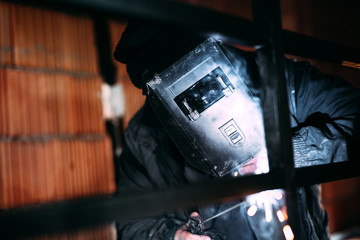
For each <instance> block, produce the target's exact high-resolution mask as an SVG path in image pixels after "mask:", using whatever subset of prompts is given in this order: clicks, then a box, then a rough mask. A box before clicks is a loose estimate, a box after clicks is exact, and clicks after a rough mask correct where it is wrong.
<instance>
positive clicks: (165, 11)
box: [11, 0, 360, 64]
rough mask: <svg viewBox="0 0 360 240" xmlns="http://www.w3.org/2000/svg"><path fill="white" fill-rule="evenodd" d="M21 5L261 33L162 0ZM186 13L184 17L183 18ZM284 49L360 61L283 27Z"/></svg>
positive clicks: (228, 33)
mask: <svg viewBox="0 0 360 240" xmlns="http://www.w3.org/2000/svg"><path fill="white" fill-rule="evenodd" d="M11 2H18V3H22V4H30V5H35V6H39V5H41V6H42V7H44V6H45V7H50V8H55V9H56V10H59V9H62V10H64V11H72V12H73V11H79V12H90V13H96V14H99V15H101V14H102V15H104V17H106V18H115V19H124V18H139V19H144V20H146V21H152V22H154V24H164V23H165V24H166V25H167V26H168V27H180V28H182V29H186V30H187V31H193V32H196V33H198V34H200V33H202V34H205V35H209V34H219V35H222V36H223V37H224V38H228V40H229V41H232V42H234V43H237V44H243V45H246V46H251V47H256V46H258V45H260V44H261V42H262V40H263V39H264V32H263V31H262V30H260V28H259V27H258V26H257V25H256V24H254V22H252V21H250V20H247V19H242V18H238V17H234V16H230V15H228V14H223V13H220V12H217V11H214V10H210V9H203V8H199V7H196V6H191V5H187V4H183V3H179V2H174V1H162V0H151V1H149V0H132V1H126V0H91V1H89V0H12V1H11ZM184 16H186V17H184ZM282 35H283V43H284V45H283V46H284V52H285V53H287V54H291V55H295V56H299V57H304V58H310V59H315V60H323V61H328V62H332V63H338V64H341V63H342V62H343V61H350V62H353V63H360V49H356V48H351V47H346V46H343V45H340V44H335V43H331V42H329V41H325V40H320V39H316V38H313V37H309V36H306V35H303V34H299V33H295V32H292V31H288V30H282Z"/></svg>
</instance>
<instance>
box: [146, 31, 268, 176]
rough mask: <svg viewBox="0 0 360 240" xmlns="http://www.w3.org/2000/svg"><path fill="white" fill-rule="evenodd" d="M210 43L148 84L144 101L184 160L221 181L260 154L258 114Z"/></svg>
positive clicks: (212, 41)
mask: <svg viewBox="0 0 360 240" xmlns="http://www.w3.org/2000/svg"><path fill="white" fill-rule="evenodd" d="M221 45H222V43H221V42H219V41H217V40H216V39H214V38H210V39H208V40H206V41H205V42H204V43H202V44H200V45H199V46H198V47H197V48H196V49H194V50H193V51H191V52H190V53H188V54H187V55H185V56H184V57H182V58H181V59H180V60H179V61H177V62H176V63H175V64H173V65H172V66H170V67H169V68H167V69H166V70H165V71H163V72H161V73H160V74H156V75H155V76H154V78H153V79H150V80H149V81H148V82H147V93H146V94H147V95H148V96H149V98H150V99H151V100H150V102H151V105H152V107H153V109H154V111H155V112H156V113H157V115H158V117H159V119H160V120H161V122H162V123H163V125H164V126H165V128H166V129H167V130H168V132H169V133H170V135H171V137H172V139H173V140H174V142H175V143H176V144H177V147H178V148H179V149H180V151H181V152H182V154H183V155H184V157H185V159H186V160H187V162H189V164H191V165H192V166H194V167H195V168H197V169H200V170H202V171H205V172H207V173H209V174H212V175H214V176H224V175H226V174H228V173H231V172H233V171H234V170H236V169H238V168H239V167H241V166H243V165H244V164H246V163H247V162H249V161H250V160H251V159H254V158H255V157H256V156H257V155H258V154H259V153H261V152H264V149H266V148H265V138H264V127H263V119H262V111H261V108H260V106H259V104H258V102H257V101H255V100H254V97H253V96H252V95H251V93H250V91H249V89H248V87H247V86H246V85H245V83H244V81H243V80H242V78H241V77H240V76H239V74H237V72H236V71H235V69H234V67H233V66H232V65H231V63H230V61H229V60H228V59H227V57H226V55H225V54H224V53H223V51H222V49H221Z"/></svg>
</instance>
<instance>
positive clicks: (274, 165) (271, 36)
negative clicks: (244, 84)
mask: <svg viewBox="0 0 360 240" xmlns="http://www.w3.org/2000/svg"><path fill="white" fill-rule="evenodd" d="M252 3H253V15H254V16H253V17H254V22H255V24H257V25H258V27H259V28H260V29H261V31H262V32H263V33H264V41H263V43H262V44H261V45H260V46H258V47H257V50H256V51H257V55H258V61H259V71H260V81H261V84H262V96H263V99H262V100H263V106H262V107H263V115H264V124H265V134H266V144H267V149H268V156H269V164H270V171H282V172H283V173H284V174H283V176H284V181H285V182H286V183H285V186H286V189H285V190H286V204H287V208H288V215H289V224H290V226H291V228H292V229H293V232H294V235H295V237H296V239H303V238H302V231H301V229H302V227H301V221H300V214H299V212H298V206H297V203H298V201H297V190H296V186H295V184H294V176H295V172H294V161H293V154H292V144H291V131H290V130H291V129H290V117H289V116H290V115H289V108H288V91H287V87H286V82H285V56H284V50H283V43H282V40H283V39H282V24H281V11H280V3H279V0H253V1H252Z"/></svg>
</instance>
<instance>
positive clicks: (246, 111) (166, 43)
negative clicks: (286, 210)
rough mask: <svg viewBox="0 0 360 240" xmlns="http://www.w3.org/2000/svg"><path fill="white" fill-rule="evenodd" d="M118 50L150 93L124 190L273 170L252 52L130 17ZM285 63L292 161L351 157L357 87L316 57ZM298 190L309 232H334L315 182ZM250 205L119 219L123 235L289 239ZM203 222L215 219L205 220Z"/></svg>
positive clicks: (359, 100)
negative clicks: (325, 68) (323, 66)
mask: <svg viewBox="0 0 360 240" xmlns="http://www.w3.org/2000/svg"><path fill="white" fill-rule="evenodd" d="M114 57H115V59H116V60H118V61H119V62H122V63H125V64H126V66H127V72H128V74H129V76H130V79H131V81H132V83H133V84H134V85H135V86H136V87H138V88H140V89H142V91H143V94H144V95H146V102H145V104H144V106H143V107H142V108H141V109H140V110H139V112H138V113H137V114H136V115H135V116H134V117H133V119H132V120H131V121H130V123H129V126H128V128H127V130H126V133H125V139H126V141H125V146H124V148H123V152H122V156H121V159H120V162H119V163H118V169H117V170H118V182H117V184H118V191H119V192H120V193H122V194H124V193H125V194H126V193H127V192H131V191H146V190H152V189H159V188H163V187H176V186H179V185H181V184H189V183H194V182H199V181H207V180H209V181H210V180H211V179H216V178H219V177H234V176H244V175H247V174H261V173H266V172H268V171H269V164H268V158H267V149H266V143H265V133H264V124H263V115H262V107H261V106H262V94H263V92H262V91H261V87H260V77H259V68H258V62H257V57H256V53H255V52H245V51H242V50H240V49H239V48H236V47H235V46H232V45H230V44H227V43H226V41H225V40H223V39H221V38H220V37H214V36H207V37H202V36H197V35H191V34H189V33H184V32H181V31H175V30H171V29H167V28H161V27H154V26H149V25H147V24H144V23H140V22H136V21H131V22H129V24H128V26H127V28H126V30H125V32H124V33H123V35H122V38H121V39H120V41H119V43H118V45H117V47H116V49H115V52H114ZM285 66H286V68H285V74H286V83H287V93H288V105H289V118H290V119H291V128H292V142H293V152H294V164H295V166H296V167H304V166H312V165H319V164H331V163H335V162H341V161H347V160H348V159H349V154H348V153H349V152H351V151H352V148H353V143H354V142H356V141H357V139H358V138H359V132H358V129H359V128H358V127H359V106H360V92H359V90H358V89H357V88H355V87H353V86H352V85H350V84H349V83H348V82H346V81H345V80H343V79H341V78H340V77H338V76H326V75H324V74H322V73H321V72H320V71H319V70H318V69H317V68H315V67H314V66H313V65H312V64H311V63H309V62H305V61H295V60H289V59H286V62H285ZM275 193H277V192H275ZM297 193H298V198H299V212H300V215H301V221H302V223H303V228H304V231H305V233H304V234H305V235H306V236H307V239H328V238H329V235H328V229H327V221H328V220H327V215H326V212H325V211H324V210H323V209H322V207H321V206H320V203H319V188H318V186H311V187H301V188H299V189H298V190H297ZM271 194H274V192H273V193H271ZM261 196H265V195H261ZM243 201H244V203H245V202H246V201H245V199H243ZM280 205H281V204H280ZM280 205H279V208H280ZM228 209H231V211H228ZM234 209H235V210H234ZM248 210H249V204H242V200H241V201H240V202H234V203H223V204H214V205H211V206H201V207H198V208H194V209H190V208H189V209H180V210H174V212H171V213H167V214H164V215H162V216H156V217H149V218H144V219H140V220H139V219H138V220H137V221H131V222H119V223H118V225H117V229H118V236H119V239H175V240H181V239H187V240H190V239H281V238H284V237H283V234H282V233H281V232H280V233H279V232H277V228H276V227H274V226H273V225H267V223H266V221H264V220H263V219H261V218H259V217H256V218H255V217H251V216H249V215H250V214H249V213H248V212H247V211H248ZM262 212H264V213H265V214H266V209H263V210H262ZM219 213H221V214H219ZM213 216H216V218H213ZM205 219H211V221H210V220H209V221H206V223H204V224H202V222H203V221H204V220H205ZM190 225H194V226H190ZM199 226H200V227H199ZM194 228H195V229H196V228H198V230H197V231H194Z"/></svg>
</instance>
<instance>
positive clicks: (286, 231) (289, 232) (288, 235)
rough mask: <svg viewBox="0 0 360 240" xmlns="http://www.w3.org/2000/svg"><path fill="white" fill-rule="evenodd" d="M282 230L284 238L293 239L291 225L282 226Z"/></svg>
mask: <svg viewBox="0 0 360 240" xmlns="http://www.w3.org/2000/svg"><path fill="white" fill-rule="evenodd" d="M283 232H284V235H285V239H286V240H293V239H294V234H293V232H292V230H291V227H290V226H289V225H285V226H284V228H283Z"/></svg>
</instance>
